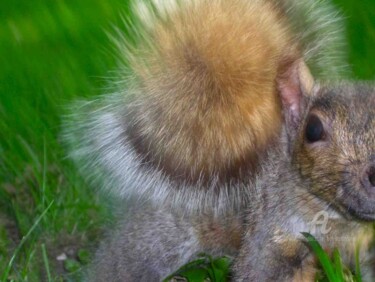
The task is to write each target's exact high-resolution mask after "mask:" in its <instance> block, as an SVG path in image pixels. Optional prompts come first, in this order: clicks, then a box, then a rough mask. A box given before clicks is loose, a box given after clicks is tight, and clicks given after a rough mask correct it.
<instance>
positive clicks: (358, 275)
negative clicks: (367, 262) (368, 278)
mask: <svg viewBox="0 0 375 282" xmlns="http://www.w3.org/2000/svg"><path fill="white" fill-rule="evenodd" d="M355 280H356V281H357V282H362V274H361V266H360V265H359V246H357V249H356V251H355Z"/></svg>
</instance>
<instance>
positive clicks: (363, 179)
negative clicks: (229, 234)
mask: <svg viewBox="0 0 375 282" xmlns="http://www.w3.org/2000/svg"><path fill="white" fill-rule="evenodd" d="M296 81H297V80H295V81H291V80H289V81H284V82H281V84H280V85H283V86H282V87H285V89H284V90H281V91H280V93H281V95H284V97H283V98H282V100H283V101H284V102H283V104H284V116H285V126H284V129H283V130H284V134H281V136H280V141H279V145H278V146H275V147H274V148H273V149H272V152H269V153H270V155H271V159H272V160H273V161H272V163H269V162H268V163H267V164H266V165H264V166H262V168H263V171H262V174H261V175H260V176H259V177H258V179H257V181H256V184H254V187H255V190H256V191H257V193H253V194H252V196H253V197H252V200H251V203H252V205H250V206H249V208H248V210H247V212H246V213H245V214H246V216H245V217H246V219H245V222H246V224H245V225H246V228H245V231H244V235H243V241H242V244H241V247H240V253H239V255H238V256H237V257H236V259H235V263H234V265H233V274H234V281H315V275H316V261H314V256H313V254H312V251H311V250H310V249H309V248H308V246H307V244H306V240H304V239H303V236H302V235H301V233H302V232H309V233H310V234H312V235H313V236H314V237H316V238H317V240H318V241H319V242H320V243H321V244H322V246H323V249H325V250H326V251H329V252H331V253H332V251H333V249H334V248H338V249H339V250H340V252H341V254H342V259H343V261H344V263H346V265H351V266H354V265H355V256H356V251H358V249H357V248H359V254H360V255H361V260H360V261H361V263H364V266H365V267H366V266H367V267H368V268H370V265H366V261H367V264H368V263H369V262H370V260H369V259H370V257H371V256H370V253H369V252H368V250H369V244H370V243H371V241H372V239H373V225H372V224H371V223H372V222H374V221H375V110H374V109H375V87H374V86H370V85H366V84H363V83H362V84H360V83H359V84H348V83H338V84H336V85H335V84H330V85H324V84H323V85H319V84H316V85H315V86H314V89H313V90H312V92H311V93H308V92H304V91H295V89H298V88H297V87H296V86H295V85H293V84H295V83H296ZM362 268H364V267H362ZM362 272H363V275H364V276H363V280H364V281H374V279H375V277H374V276H373V273H372V270H371V269H367V270H366V271H364V270H363V271H362Z"/></svg>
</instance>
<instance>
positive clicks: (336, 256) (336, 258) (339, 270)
mask: <svg viewBox="0 0 375 282" xmlns="http://www.w3.org/2000/svg"><path fill="white" fill-rule="evenodd" d="M333 262H334V264H335V269H336V275H337V278H338V279H339V280H341V281H345V280H344V267H343V264H342V260H341V254H340V251H339V250H338V249H336V248H335V250H334V251H333Z"/></svg>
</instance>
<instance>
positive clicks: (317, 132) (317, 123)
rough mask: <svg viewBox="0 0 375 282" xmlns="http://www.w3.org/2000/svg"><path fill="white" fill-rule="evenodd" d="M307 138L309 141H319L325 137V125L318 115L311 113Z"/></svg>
mask: <svg viewBox="0 0 375 282" xmlns="http://www.w3.org/2000/svg"><path fill="white" fill-rule="evenodd" d="M305 134H306V140H307V141H308V142H311V143H313V142H317V141H319V140H322V139H323V137H324V127H323V123H322V121H321V120H320V119H319V118H318V117H317V116H316V115H311V116H310V117H309V118H308V120H307V125H306V133H305Z"/></svg>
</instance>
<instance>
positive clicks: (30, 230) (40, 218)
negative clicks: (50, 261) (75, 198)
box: [1, 201, 54, 282]
mask: <svg viewBox="0 0 375 282" xmlns="http://www.w3.org/2000/svg"><path fill="white" fill-rule="evenodd" d="M53 203H54V201H51V203H50V204H49V205H48V207H47V208H46V209H45V210H44V211H43V213H42V214H41V215H40V216H39V217H38V218H37V219H36V221H35V222H34V224H33V225H32V226H31V228H30V229H29V231H28V232H27V234H26V235H25V236H23V237H22V240H21V242H20V243H19V245H18V246H17V248H16V250H15V251H14V253H13V256H12V257H11V259H10V261H9V263H8V265H7V267H6V268H5V271H4V274H3V276H2V278H1V281H3V282H5V281H7V277H8V275H9V272H10V270H11V268H12V266H13V263H14V261H15V259H16V257H17V255H18V253H19V252H20V250H21V248H22V246H23V245H24V244H25V242H26V241H27V239H28V238H29V237H30V235H31V233H33V231H34V230H35V228H36V227H37V226H38V224H39V222H40V221H41V220H42V219H43V217H44V216H45V215H46V214H47V212H48V210H49V209H50V208H51V206H52V205H53Z"/></svg>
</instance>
